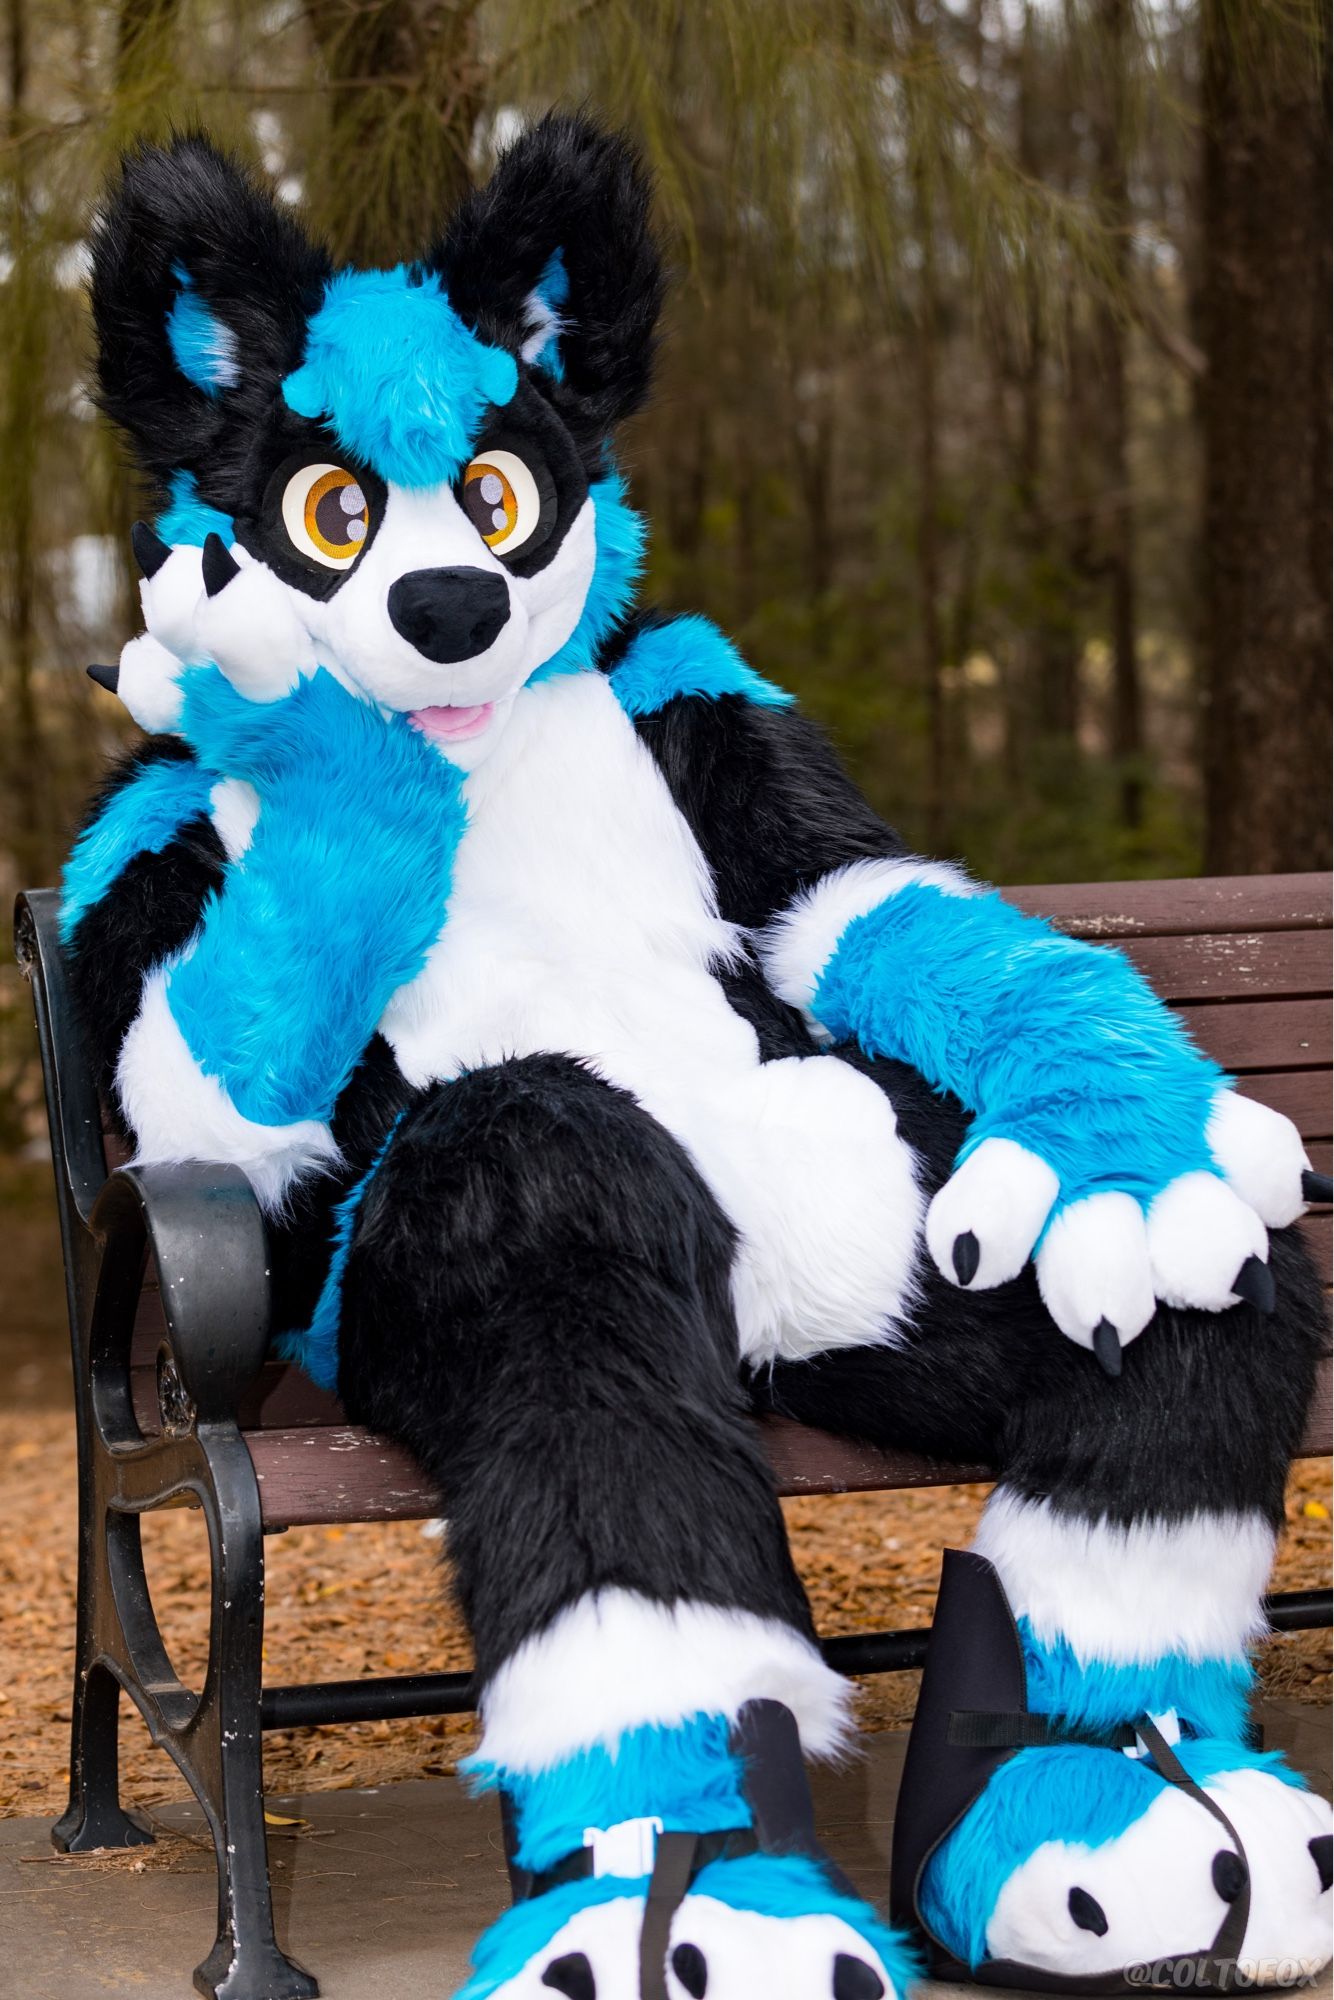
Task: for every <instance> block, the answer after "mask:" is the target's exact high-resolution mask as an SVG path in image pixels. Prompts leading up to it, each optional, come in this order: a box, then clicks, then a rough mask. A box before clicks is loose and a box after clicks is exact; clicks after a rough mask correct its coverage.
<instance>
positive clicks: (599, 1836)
mask: <svg viewBox="0 0 1334 2000" xmlns="http://www.w3.org/2000/svg"><path fill="white" fill-rule="evenodd" d="M661 1832H662V1821H661V1820H660V1819H622V1820H618V1821H617V1823H616V1825H615V1826H586V1827H585V1828H584V1846H585V1847H591V1848H592V1850H593V1873H594V1875H633V1876H639V1875H651V1874H652V1873H653V1856H654V1852H655V1850H656V1848H657V1843H658V1835H659V1834H660V1833H661Z"/></svg>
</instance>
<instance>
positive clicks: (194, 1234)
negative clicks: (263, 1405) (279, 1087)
mask: <svg viewBox="0 0 1334 2000" xmlns="http://www.w3.org/2000/svg"><path fill="white" fill-rule="evenodd" d="M89 1227H90V1229H91V1231H92V1233H93V1235H94V1236H95V1237H97V1238H98V1239H99V1241H100V1244H101V1251H102V1254H101V1260H100V1268H99V1271H98V1281H97V1293H96V1299H95V1303H94V1307H93V1316H92V1329H91V1343H90V1353H89V1360H90V1363H91V1367H92V1372H93V1375H94V1378H96V1377H97V1375H98V1374H99V1372H101V1367H100V1364H105V1365H106V1366H108V1367H109V1369H110V1370H111V1371H112V1372H113V1373H116V1372H123V1370H124V1368H125V1365H126V1363H127V1362H128V1357H129V1337H130V1333H131V1331H132V1329H133V1324H134V1315H135V1310H136V1308H137V1305H138V1299H139V1293H140V1291H141V1289H142V1282H143V1271H144V1252H145V1249H147V1251H148V1253H149V1255H150V1256H151V1257H152V1260H153V1263H154V1264H155V1265H156V1267H157V1274H158V1282H159V1284H160V1286H161V1288H162V1311H163V1315H164V1317H165V1319H166V1322H167V1333H168V1338H169V1341H170V1345H171V1351H172V1358H173V1360H174V1362H175V1365H176V1371H177V1373H178V1375H179V1377H180V1380H181V1384H182V1386H183V1387H184V1389H185V1392H186V1394H187V1395H188V1396H189V1398H190V1400H191V1402H192V1403H193V1404H194V1408H195V1412H196V1414H197V1415H198V1417H199V1418H200V1419H201V1421H203V1422H213V1421H218V1420H221V1419H225V1418H230V1417H234V1416H235V1414H236V1406H237V1403H238V1402H239V1400H240V1398H241V1396H242V1395H243V1394H244V1393H245V1391H246V1389H247V1388H249V1386H250V1384H251V1382H252V1381H253V1380H254V1378H255V1376H256V1375H257V1374H258V1373H259V1370H260V1368H261V1366H262V1365H263V1362H264V1358H265V1354H266V1352H267V1350H268V1343H269V1275H268V1263H269V1258H268V1247H267V1244H266V1242H265V1236H264V1218H263V1215H262V1214H261V1212H260V1206H259V1203H258V1201H257V1200H256V1199H255V1191H254V1189H253V1188H252V1187H251V1185H250V1182H249V1181H248V1180H247V1179H246V1176H245V1175H244V1174H243V1173H242V1171H241V1169H240V1168H239V1167H233V1166H220V1165H219V1166H215V1165H201V1164H197V1163H194V1162H183V1163H181V1164H177V1165H172V1166H147V1167H122V1168H121V1169H120V1170H119V1171H118V1172H117V1173H114V1174H112V1175H111V1177H110V1178H109V1179H108V1180H107V1182H106V1184H105V1185H104V1186H103V1188H102V1189H101V1191H100V1193H99V1194H98V1196H97V1199H96V1201H95V1202H94V1204H93V1210H92V1214H91V1216H90V1218H89Z"/></svg>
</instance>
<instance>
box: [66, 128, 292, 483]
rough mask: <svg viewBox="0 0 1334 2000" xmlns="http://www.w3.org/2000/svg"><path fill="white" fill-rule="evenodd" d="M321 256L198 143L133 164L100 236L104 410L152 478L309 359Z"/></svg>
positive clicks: (241, 172)
mask: <svg viewBox="0 0 1334 2000" xmlns="http://www.w3.org/2000/svg"><path fill="white" fill-rule="evenodd" d="M329 268H330V267H329V261H328V258H327V256H326V255H325V253H324V252H323V251H321V250H317V249H316V248H314V246H312V245H311V244H310V242H309V241H308V240H307V238H306V237H305V235H304V234H303V232H302V230H301V229H300V227H299V226H298V224H297V223H296V222H295V221H294V220H293V219H292V218H291V217H290V216H288V215H286V214H284V213H283V211H282V210H281V209H280V208H279V207H278V206H277V205H276V203H275V202H274V200H273V198H272V196H271V195H270V194H268V193H267V191H266V190H265V189H263V188H262V187H261V186H260V185H259V184H258V183H257V182H256V181H255V180H254V179H252V178H251V176H250V175H249V174H248V173H247V172H246V170H245V169H244V168H243V167H242V166H240V165H239V164H238V163H237V162H236V161H235V160H232V159H229V158H228V157H227V156H226V155H225V154H223V153H220V152H218V151H217V150H216V149H215V148H214V147H213V146H211V145H210V144H209V143H208V141H207V140H206V139H202V138H199V137H194V136H187V137H182V138H178V139H176V140H174V141H173V142H172V143H171V144H170V145H169V146H165V147H158V146H144V147H141V148H140V149H138V150H136V151H134V152H132V153H129V154H127V155H126V156H125V158H124V159H123V161H122V163H121V169H120V173H119V175H118V177H117V178H116V180H115V181H114V182H113V183H112V185H111V187H110V188H109V189H108V192H107V195H106V198H105V201H104V202H103V204H102V208H101V211H100V213H99V214H98V216H97V219H96V221H95V223H94V226H93V238H92V286H91V291H92V308H93V324H94V327H95V329H96V333H97V380H98V387H99V392H100V401H101V404H102V407H103V408H104V409H105V410H106V412H107V414H108V415H109V416H110V417H111V418H112V419H113V421H114V422H116V423H117V424H119V425H120V426H121V428H122V429H123V430H124V431H126V432H127V433H128V435H129V437H130V438H131V440H132V442H133V444H134V446H135V450H136V452H137V455H138V457H139V459H140V461H141V463H142V464H143V466H144V468H145V470H146V471H148V472H150V473H152V474H154V475H155V476H156V477H158V478H163V477H165V475H166V474H167V473H169V472H172V471H175V470H177V469H178V468H189V467H192V466H194V465H196V464H198V463H200V462H202V460H203V459H204V457H205V455H206V454H207V452H208V449H209V446H210V445H211V444H212V442H213V440H214V438H215V437H216V436H217V434H218V431H219V430H220V428H221V426H222V424H223V422H224V418H225V410H226V407H227V406H228V405H231V406H232V407H233V408H235V404H236V402H237V401H240V402H242V403H244V401H245V400H246V398H247V397H253V396H255V395H256V394H257V393H263V394H264V395H266V396H271V395H272V393H273V390H274V387H275V386H276V383H277V382H278V381H279V380H280V379H281V378H282V376H283V375H284V374H286V373H287V372H288V371H289V370H290V369H292V368H294V367H295V366H296V365H297V363H298V362H299V361H300V359H301V351H302V345H303V342H304V338H305V322H306V316H307V314H308V313H309V312H310V311H312V310H313V309H314V307H315V306H317V305H318V302H319V297H320V293H321V288H322V285H323V282H324V280H325V278H326V277H327V276H328V273H329Z"/></svg>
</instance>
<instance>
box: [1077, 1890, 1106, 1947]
mask: <svg viewBox="0 0 1334 2000" xmlns="http://www.w3.org/2000/svg"><path fill="white" fill-rule="evenodd" d="M1070 1914H1071V1916H1072V1917H1073V1918H1074V1920H1075V1922H1076V1923H1077V1924H1078V1925H1079V1928H1080V1930H1081V1931H1092V1933H1093V1935H1094V1937H1106V1935H1107V1918H1106V1915H1105V1913H1104V1911H1103V1907H1102V1904H1101V1903H1100V1902H1099V1901H1098V1900H1097V1898H1096V1897H1095V1896H1090V1894H1089V1892H1088V1890H1087V1889H1072V1890H1071V1891H1070Z"/></svg>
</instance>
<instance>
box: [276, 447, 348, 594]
mask: <svg viewBox="0 0 1334 2000" xmlns="http://www.w3.org/2000/svg"><path fill="white" fill-rule="evenodd" d="M283 526H284V527H285V528H286V529H287V533H288V537H289V539H290V541H291V543H292V546H293V548H295V549H299V550H300V551H301V553H302V555H303V556H310V557H311V558H312V560H313V561H315V562H317V563H322V564H323V565H324V567H325V568H326V569H350V568H351V566H352V564H353V563H354V562H355V561H356V559H357V557H358V556H359V555H360V554H361V548H362V544H363V542H364V541H365V539H366V535H367V532H368V530H369V528H370V509H369V507H368V506H367V504H366V495H365V494H364V493H363V492H362V490H361V487H360V485H359V484H358V482H357V478H356V475H355V473H351V472H349V471H348V470H347V467H346V466H343V465H303V466H302V467H301V469H300V471H299V472H294V473H293V474H292V476H291V478H290V479H289V480H288V482H287V485H286V488H285V489H284V492H283Z"/></svg>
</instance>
